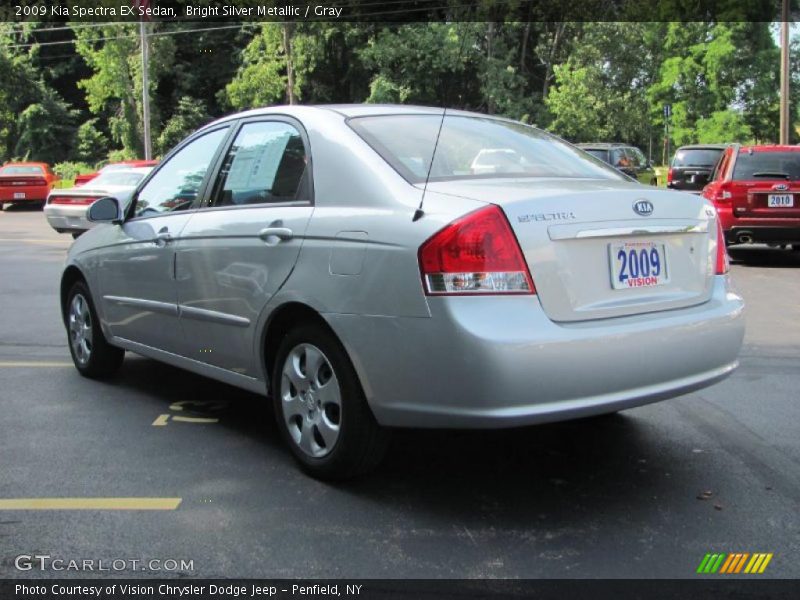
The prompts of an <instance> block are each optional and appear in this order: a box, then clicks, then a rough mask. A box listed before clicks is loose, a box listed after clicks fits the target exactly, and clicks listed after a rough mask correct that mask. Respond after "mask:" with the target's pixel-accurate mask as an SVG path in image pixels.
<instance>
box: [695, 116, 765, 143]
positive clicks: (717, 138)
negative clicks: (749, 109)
mask: <svg viewBox="0 0 800 600" xmlns="http://www.w3.org/2000/svg"><path fill="white" fill-rule="evenodd" d="M696 137H697V142H698V143H700V144H720V143H725V142H739V143H744V142H748V141H750V140H751V139H752V137H753V131H752V130H751V129H750V126H749V125H748V124H747V122H746V119H745V118H744V115H742V113H740V112H737V111H735V110H720V111H716V112H714V113H712V115H711V116H710V117H701V118H700V119H698V121H697V133H696Z"/></svg>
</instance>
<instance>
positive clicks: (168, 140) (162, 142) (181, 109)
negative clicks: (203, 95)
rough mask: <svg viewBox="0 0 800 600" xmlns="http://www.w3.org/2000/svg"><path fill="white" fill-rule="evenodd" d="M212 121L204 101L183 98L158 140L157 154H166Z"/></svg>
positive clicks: (187, 97)
mask: <svg viewBox="0 0 800 600" xmlns="http://www.w3.org/2000/svg"><path fill="white" fill-rule="evenodd" d="M209 120H210V117H209V116H208V110H207V108H206V105H205V103H204V102H203V101H202V100H197V99H196V98H191V97H189V96H183V97H182V98H181V99H180V100H179V101H178V106H177V107H176V109H175V112H174V113H173V114H172V117H170V119H169V121H167V123H166V125H164V128H163V129H162V130H161V135H159V136H158V140H156V153H157V154H160V155H163V154H166V153H167V152H168V151H169V150H170V149H171V148H172V147H173V146H175V145H176V144H178V142H180V141H181V140H182V139H183V138H185V137H186V136H187V135H189V134H190V133H191V132H193V131H194V130H195V129H198V128H199V127H200V126H202V125H205V124H206V123H207V122H208V121H209Z"/></svg>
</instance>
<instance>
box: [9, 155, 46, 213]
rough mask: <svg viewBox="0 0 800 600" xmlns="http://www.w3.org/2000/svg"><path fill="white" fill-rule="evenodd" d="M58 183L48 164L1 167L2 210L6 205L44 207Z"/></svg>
mask: <svg viewBox="0 0 800 600" xmlns="http://www.w3.org/2000/svg"><path fill="white" fill-rule="evenodd" d="M57 181H58V176H57V175H56V174H55V173H53V171H52V169H51V168H50V165H48V164H47V163H39V162H17V163H6V164H5V165H3V166H2V167H0V210H2V208H3V205H4V204H16V203H20V204H23V203H24V204H32V203H33V204H39V205H43V204H44V202H45V200H46V199H47V194H49V193H50V190H51V189H52V187H53V184H55V183H56V182H57Z"/></svg>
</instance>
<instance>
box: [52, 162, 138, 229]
mask: <svg viewBox="0 0 800 600" xmlns="http://www.w3.org/2000/svg"><path fill="white" fill-rule="evenodd" d="M152 170H153V167H139V168H136V169H116V170H111V171H107V172H105V173H102V174H100V175H99V176H98V177H96V178H95V179H93V180H92V182H91V185H88V186H76V187H72V188H68V189H63V190H53V191H51V192H50V195H49V196H48V197H47V203H46V204H45V207H44V214H45V216H46V217H47V222H48V223H49V224H50V227H52V228H53V229H55V230H56V231H57V232H58V233H71V234H72V236H73V237H78V236H79V235H80V234H81V233H83V232H84V231H86V230H87V229H89V228H91V227H92V226H93V225H94V223H91V222H90V221H89V220H88V219H87V218H86V211H87V210H88V208H89V205H91V204H92V203H93V202H94V201H95V200H97V199H99V198H103V197H105V196H113V197H114V198H116V199H117V200H118V201H119V203H120V205H122V206H127V203H128V201H129V200H130V197H131V194H132V193H133V191H134V190H135V189H136V186H137V185H138V184H139V182H140V181H141V180H142V179H144V177H145V176H146V175H147V174H148V173H149V172H150V171H152Z"/></svg>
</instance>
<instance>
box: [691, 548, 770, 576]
mask: <svg viewBox="0 0 800 600" xmlns="http://www.w3.org/2000/svg"><path fill="white" fill-rule="evenodd" d="M771 560H772V552H769V553H765V552H756V553H754V554H750V553H749V552H734V553H732V554H725V553H717V554H712V553H708V554H706V555H705V556H704V557H703V560H701V561H700V566H699V567H697V572H698V573H700V574H709V575H710V574H714V573H718V574H720V575H735V574H738V573H748V574H760V573H763V572H764V571H765V570H766V568H767V565H768V564H769V561H771Z"/></svg>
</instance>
